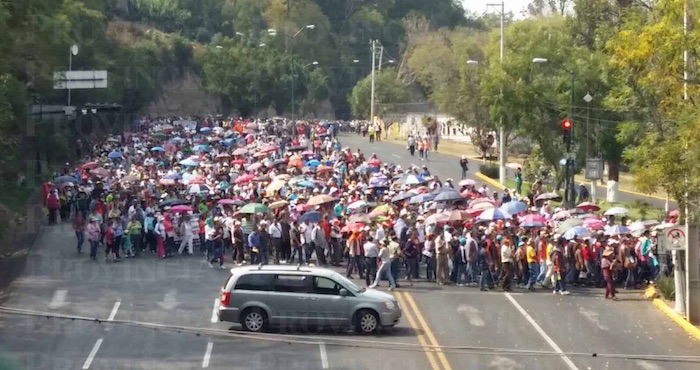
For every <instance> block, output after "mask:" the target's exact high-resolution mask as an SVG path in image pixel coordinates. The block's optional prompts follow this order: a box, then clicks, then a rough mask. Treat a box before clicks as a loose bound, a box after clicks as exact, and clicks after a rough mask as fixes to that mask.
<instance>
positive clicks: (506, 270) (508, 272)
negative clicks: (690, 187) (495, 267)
mask: <svg viewBox="0 0 700 370" xmlns="http://www.w3.org/2000/svg"><path fill="white" fill-rule="evenodd" d="M513 255H514V252H513V241H512V239H511V238H510V237H509V236H506V237H504V238H503V240H502V242H501V276H502V278H503V283H502V285H501V288H503V291H504V292H510V290H511V288H510V283H511V279H512V278H513V263H514V260H513Z"/></svg>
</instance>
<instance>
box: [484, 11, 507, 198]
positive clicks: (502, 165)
mask: <svg viewBox="0 0 700 370" xmlns="http://www.w3.org/2000/svg"><path fill="white" fill-rule="evenodd" d="M487 6H495V7H500V12H501V45H500V49H501V50H500V51H501V56H500V63H501V65H503V54H504V48H505V20H504V17H505V15H506V9H505V2H504V1H501V3H500V4H487ZM501 99H503V88H502V87H501ZM502 112H503V109H501V114H500V117H499V125H498V163H499V166H498V181H499V182H500V183H501V185H505V184H506V156H507V155H508V153H506V132H505V128H504V127H503V113H502Z"/></svg>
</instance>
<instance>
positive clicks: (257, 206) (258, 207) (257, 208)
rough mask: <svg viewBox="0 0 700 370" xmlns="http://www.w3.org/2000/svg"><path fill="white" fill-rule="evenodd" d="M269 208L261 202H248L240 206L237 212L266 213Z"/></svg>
mask: <svg viewBox="0 0 700 370" xmlns="http://www.w3.org/2000/svg"><path fill="white" fill-rule="evenodd" d="M269 210H270V209H269V208H267V206H266V205H264V204H262V203H248V204H246V205H244V206H243V208H241V210H240V211H239V213H248V214H255V213H267V212H268V211H269Z"/></svg>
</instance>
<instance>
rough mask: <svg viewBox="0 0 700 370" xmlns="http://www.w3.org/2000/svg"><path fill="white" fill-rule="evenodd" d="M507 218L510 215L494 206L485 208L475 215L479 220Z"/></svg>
mask: <svg viewBox="0 0 700 370" xmlns="http://www.w3.org/2000/svg"><path fill="white" fill-rule="evenodd" d="M509 218H511V216H510V215H509V214H508V213H507V212H504V211H502V210H500V209H496V208H491V209H487V210H485V211H484V212H481V214H480V215H479V217H477V219H478V220H480V221H493V220H507V219H509Z"/></svg>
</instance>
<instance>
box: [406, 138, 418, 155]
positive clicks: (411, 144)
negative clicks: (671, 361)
mask: <svg viewBox="0 0 700 370" xmlns="http://www.w3.org/2000/svg"><path fill="white" fill-rule="evenodd" d="M406 146H407V147H408V152H409V153H411V157H414V156H415V155H416V138H415V137H414V136H413V135H408V140H407V141H406Z"/></svg>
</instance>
